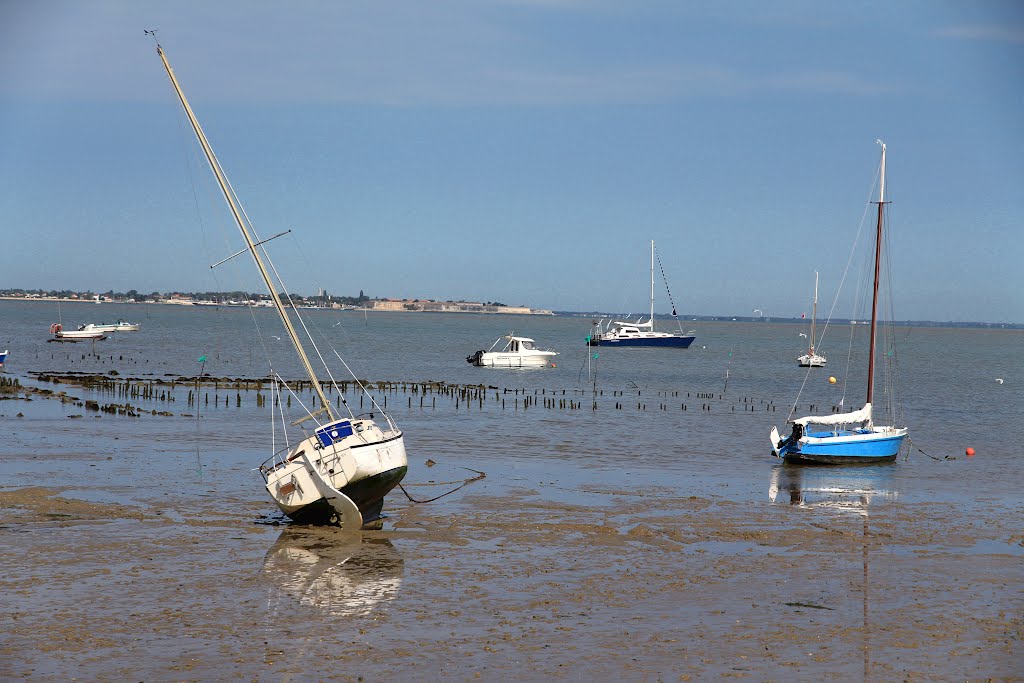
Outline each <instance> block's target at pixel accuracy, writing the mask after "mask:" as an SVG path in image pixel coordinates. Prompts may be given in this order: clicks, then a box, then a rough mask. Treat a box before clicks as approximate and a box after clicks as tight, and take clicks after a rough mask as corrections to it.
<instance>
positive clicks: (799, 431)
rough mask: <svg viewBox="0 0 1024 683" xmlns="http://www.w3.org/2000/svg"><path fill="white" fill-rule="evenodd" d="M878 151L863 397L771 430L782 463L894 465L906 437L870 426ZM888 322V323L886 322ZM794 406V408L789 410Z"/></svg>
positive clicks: (881, 204)
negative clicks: (858, 404) (855, 406)
mask: <svg viewBox="0 0 1024 683" xmlns="http://www.w3.org/2000/svg"><path fill="white" fill-rule="evenodd" d="M878 142H879V144H880V145H881V146H882V160H881V167H880V172H879V190H878V202H877V204H878V220H877V224H876V227H875V245H874V272H875V277H874V286H873V289H872V300H871V330H870V333H869V335H868V338H869V341H868V374H867V397H866V399H865V401H864V407H863V408H861V409H860V410H854V411H852V412H848V413H839V414H832V415H809V416H807V417H801V418H797V419H795V420H792V423H793V431H792V433H791V434H790V435H789V436H787V437H786V438H782V437H781V436H780V435H779V430H778V428H777V427H772V431H771V435H770V436H771V442H772V453H773V454H774V455H776V456H777V457H780V458H782V459H783V460H784V461H785V462H787V463H798V464H812V465H846V464H874V463H888V462H894V461H895V460H896V456H897V455H898V454H899V451H900V447H901V446H902V445H903V440H904V439H905V438H906V437H907V433H908V432H907V428H906V427H897V426H892V425H876V424H875V423H874V409H873V405H872V401H873V399H874V378H875V345H876V344H875V342H876V335H877V326H878V303H879V296H878V288H879V276H880V273H881V270H882V268H881V265H882V245H883V244H884V241H883V226H884V225H885V220H884V214H885V205H886V201H885V144H884V143H883V142H882V141H881V140H879V141H878ZM890 320H891V318H890ZM892 355H893V352H892V351H889V352H887V353H886V354H885V359H886V361H891V360H892ZM893 394H894V391H893V390H892V387H886V391H885V396H886V398H887V399H889V401H890V409H889V411H888V413H889V417H890V418H891V419H892V421H893V422H894V423H895V410H894V409H893V406H892V405H891V404H892V401H893ZM794 405H795V404H794Z"/></svg>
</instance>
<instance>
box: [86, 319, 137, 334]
mask: <svg viewBox="0 0 1024 683" xmlns="http://www.w3.org/2000/svg"><path fill="white" fill-rule="evenodd" d="M78 329H80V330H84V329H90V330H98V331H100V332H138V331H139V330H140V329H142V325H141V324H140V323H129V322H125V321H124V320H121V319H120V318H118V320H117V322H116V323H99V324H94V323H89V324H88V325H83V326H82V327H79V328H78Z"/></svg>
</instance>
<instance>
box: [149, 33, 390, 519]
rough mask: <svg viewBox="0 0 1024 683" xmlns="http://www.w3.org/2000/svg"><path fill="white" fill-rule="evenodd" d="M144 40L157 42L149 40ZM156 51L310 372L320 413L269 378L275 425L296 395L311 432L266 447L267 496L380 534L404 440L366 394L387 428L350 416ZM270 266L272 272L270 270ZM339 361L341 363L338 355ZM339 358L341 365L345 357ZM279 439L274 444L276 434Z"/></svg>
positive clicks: (292, 512) (294, 511)
mask: <svg viewBox="0 0 1024 683" xmlns="http://www.w3.org/2000/svg"><path fill="white" fill-rule="evenodd" d="M147 33H149V34H150V35H152V32H147ZM154 38H155V36H154ZM156 51H157V54H158V55H159V57H160V60H161V62H162V63H163V67H164V70H165V71H166V72H167V77H168V78H169V79H170V82H171V86H172V87H173V88H174V92H175V94H176V95H177V97H178V101H179V102H180V104H181V106H182V108H183V110H184V112H185V115H186V117H187V118H188V120H189V123H190V124H191V127H192V131H193V132H194V133H195V136H196V140H197V141H198V143H199V145H200V147H202V150H203V154H204V156H205V157H206V161H207V162H208V164H209V166H210V170H211V171H212V172H213V175H214V176H215V178H216V181H217V184H218V186H219V187H220V191H221V193H222V194H223V197H224V199H225V202H226V203H227V205H228V209H229V211H230V212H231V214H232V216H233V218H234V222H235V224H236V226H237V227H238V230H239V232H240V233H241V235H242V239H243V240H244V242H245V245H246V248H245V249H244V250H243V251H242V252H239V253H244V252H248V253H249V255H250V256H251V257H252V260H253V263H254V264H255V266H256V269H257V271H258V272H259V275H260V277H261V278H262V281H263V284H264V285H265V286H266V288H267V291H268V293H269V296H270V299H271V301H272V304H270V305H272V306H273V307H274V308H275V309H276V310H277V312H278V314H279V316H280V318H281V323H282V325H283V326H284V332H285V333H286V334H287V337H288V339H289V341H290V342H291V344H292V346H293V348H294V351H295V353H296V355H297V357H298V360H299V361H300V363H301V365H302V367H303V368H304V370H305V374H306V377H307V378H308V384H309V387H310V388H311V389H312V391H313V392H314V402H315V404H316V405H314V406H310V407H307V406H305V405H304V403H303V401H302V400H301V399H299V398H298V394H297V393H296V387H293V386H291V385H289V383H288V382H287V381H286V380H284V379H283V378H282V377H281V376H280V375H278V374H276V373H272V376H273V378H274V387H273V390H274V393H275V397H274V398H275V400H274V401H273V402H272V404H271V405H274V406H276V407H277V408H278V410H280V411H281V414H280V415H279V416H277V419H280V421H281V423H285V422H286V418H285V415H284V411H285V404H286V403H287V404H289V405H290V404H291V402H292V399H291V396H293V395H294V396H295V397H296V399H297V401H296V402H297V403H298V404H299V405H300V406H302V408H303V409H304V411H305V415H304V416H303V417H301V418H299V419H298V420H294V421H291V422H290V425H291V426H292V427H298V426H300V425H303V424H310V425H311V426H310V427H302V432H303V434H302V436H301V437H299V438H298V440H297V441H293V440H292V437H291V435H290V434H289V430H288V429H287V427H286V428H285V432H284V434H283V438H284V439H285V445H284V446H283V447H281V448H278V447H277V445H275V443H274V440H273V439H272V440H271V442H270V444H269V446H270V452H271V453H272V455H271V456H270V457H269V458H267V459H266V460H265V461H264V462H263V464H261V465H260V466H259V473H260V475H261V476H262V477H263V482H264V486H265V488H266V490H267V493H269V494H270V497H271V498H272V499H273V500H274V502H275V503H276V504H277V506H278V508H280V510H281V511H282V512H283V513H284V514H285V515H287V516H288V517H290V518H291V519H292V520H294V521H295V522H299V523H308V524H336V525H341V526H343V527H344V528H345V529H350V530H358V529H361V528H365V527H374V526H379V520H380V515H381V510H382V508H383V505H384V497H385V496H386V495H387V494H388V492H390V491H391V490H392V489H393V488H395V486H397V485H398V484H399V482H401V480H402V478H403V477H404V476H405V473H406V471H407V469H408V460H407V457H406V452H405V441H404V435H403V434H402V432H401V430H399V429H398V427H397V426H396V425H395V423H394V421H393V420H392V419H391V417H390V416H389V415H388V414H387V413H386V412H384V411H383V410H381V409H380V406H379V405H377V403H376V401H375V400H374V398H373V396H372V395H370V394H369V392H367V393H366V395H367V396H368V397H369V399H370V402H371V405H373V407H374V409H375V410H376V411H379V412H380V414H381V415H382V417H383V419H384V420H385V422H386V424H384V425H383V426H381V425H378V424H377V422H375V421H374V419H373V414H372V413H371V414H369V415H358V416H357V415H355V414H353V412H352V410H351V408H350V407H349V405H348V402H347V401H345V399H344V396H343V392H342V391H341V388H340V387H339V386H338V383H337V381H336V380H335V379H334V375H333V374H331V373H330V370H329V369H328V368H327V366H326V360H325V359H324V358H325V355H324V354H323V353H321V351H320V349H319V348H318V347H317V344H316V342H315V341H314V340H313V339H312V337H311V336H309V327H307V325H306V323H305V322H304V321H303V320H302V319H301V317H300V316H299V312H298V310H297V309H296V308H295V306H294V303H293V301H292V299H291V297H286V300H287V302H288V305H289V307H288V308H286V307H285V304H284V302H282V299H281V295H279V294H278V292H282V291H285V292H287V291H288V288H287V287H285V286H284V284H283V283H282V282H275V281H274V280H273V279H271V276H270V273H269V271H268V269H267V266H266V265H265V264H264V260H265V259H266V260H267V262H268V263H270V262H269V254H268V253H267V251H266V247H265V246H262V245H264V244H265V243H266V242H267V241H269V240H260V239H259V238H258V236H257V234H256V231H255V229H254V227H253V225H252V223H251V222H250V221H249V218H248V215H247V214H246V213H245V211H244V210H243V208H242V205H241V202H240V200H239V199H238V196H237V195H236V194H235V192H234V190H233V189H232V187H231V185H230V183H229V182H228V180H227V176H226V175H225V173H224V169H223V168H222V167H221V165H220V162H219V160H218V159H217V157H216V155H215V154H214V152H213V149H212V147H211V146H210V143H209V141H208V140H207V138H206V135H205V133H204V132H203V129H202V127H201V126H200V125H199V121H198V119H197V118H196V116H195V114H194V113H193V111H192V107H191V105H190V104H189V102H188V100H187V99H186V97H185V94H184V92H183V91H182V89H181V86H180V85H179V83H178V80H177V78H176V77H175V75H174V71H173V70H172V69H171V65H170V63H169V62H168V61H167V56H166V55H165V54H164V51H163V48H162V47H161V46H160V44H159V43H157V45H156ZM270 239H273V238H270ZM257 247H259V248H257ZM236 255H237V254H236ZM231 258H233V257H231ZM270 265H271V266H273V264H272V263H270ZM276 272H277V271H276V269H275V273H276ZM289 309H290V310H289ZM293 315H294V316H295V322H297V323H298V327H299V328H301V329H302V330H303V332H304V334H306V335H307V339H306V341H307V343H309V344H310V346H311V347H312V349H313V350H314V351H315V356H316V357H317V358H319V359H320V360H321V361H322V362H323V363H324V370H325V372H326V373H327V375H328V377H329V380H330V386H332V387H333V390H334V392H335V394H336V395H337V396H338V397H339V403H340V405H338V406H335V403H334V402H333V401H332V400H331V399H329V398H328V397H327V395H326V393H325V391H324V389H325V385H327V382H323V381H321V380H320V378H319V376H318V375H317V372H316V371H315V370H314V368H313V366H312V364H311V363H310V359H309V355H307V353H306V350H305V348H304V343H303V341H302V340H300V338H299V336H298V333H297V331H296V325H295V324H293V320H292V316H293ZM335 355H336V356H337V352H335ZM338 358H339V360H340V358H341V357H340V356H338ZM268 360H269V359H268ZM342 363H344V361H342ZM345 367H346V368H347V367H348V366H347V365H346V366H345ZM304 382H305V381H304ZM360 386H362V385H360ZM364 391H365V390H364ZM271 420H275V416H273V415H271ZM275 424H276V420H275ZM274 434H275V436H276V432H274Z"/></svg>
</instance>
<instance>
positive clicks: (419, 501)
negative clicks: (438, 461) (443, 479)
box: [398, 467, 487, 504]
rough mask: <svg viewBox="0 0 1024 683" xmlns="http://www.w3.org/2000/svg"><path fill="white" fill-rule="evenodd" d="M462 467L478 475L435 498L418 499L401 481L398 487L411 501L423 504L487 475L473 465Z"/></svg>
mask: <svg viewBox="0 0 1024 683" xmlns="http://www.w3.org/2000/svg"><path fill="white" fill-rule="evenodd" d="M462 469H464V470H469V471H470V472H476V476H475V477H471V478H470V479H466V480H465V481H463V482H462V483H461V484H459V485H458V486H456V487H455V488H453V489H452V490H451V491H448V492H447V493H442V494H441V495H440V496H435V497H433V498H428V499H427V500H416V499H415V498H413V497H412V496H410V495H409V492H408V491H406V490H405V487H404V486H402V484H401V482H399V484H398V488H400V489H402V493H404V494H405V497H406V498H408V499H409V502H410V503H420V504H422V503H432V502H434V501H435V500H437V499H438V498H444V497H445V496H447V495H450V494H452V493H455V492H456V491H458V490H459V489H461V488H463V487H464V486H468V485H469V484H472V483H473V482H474V481H480V480H481V479H483V478H484V477H486V476H487V475H486V474H485V473H483V472H481V471H480V470H474V469H473V468H472V467H462Z"/></svg>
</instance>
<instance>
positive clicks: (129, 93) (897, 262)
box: [0, 0, 1024, 323]
mask: <svg viewBox="0 0 1024 683" xmlns="http://www.w3.org/2000/svg"><path fill="white" fill-rule="evenodd" d="M154 27H155V28H158V29H159V34H158V36H159V39H160V42H161V44H162V45H163V46H164V49H165V50H166V52H167V55H168V57H169V59H170V61H171V64H172V66H173V67H174V69H175V72H176V74H177V76H178V77H179V79H180V80H181V83H182V86H183V87H184V89H185V91H186V94H187V95H188V96H189V98H190V100H191V102H192V105H193V107H194V109H195V110H196V113H197V115H198V116H199V118H200V120H201V122H202V124H203V126H204V128H205V129H206V132H207V134H208V136H209V137H210V139H211V141H212V143H213V146H214V148H215V150H216V151H217V153H218V155H219V157H220V159H221V162H222V164H223V165H224V167H225V168H226V170H227V172H228V174H229V176H230V178H231V180H232V182H233V184H234V187H235V189H236V191H237V193H238V194H239V196H240V197H241V199H242V201H243V203H244V204H245V207H246V210H247V211H248V213H249V215H250V217H251V218H252V220H253V222H254V224H255V225H256V227H257V229H258V230H259V231H260V233H261V234H262V235H263V236H268V235H270V234H273V233H276V232H279V231H281V230H285V229H288V228H292V229H293V230H294V232H293V234H292V235H290V236H287V237H283V238H280V239H278V240H276V241H274V242H272V243H271V249H272V255H273V257H274V259H275V263H276V265H277V267H278V269H279V270H280V272H281V273H282V275H283V277H284V279H285V281H286V283H287V285H288V286H289V288H290V289H291V290H293V291H297V292H304V293H305V292H313V291H315V290H316V289H317V288H318V287H325V288H327V289H328V290H329V291H331V292H332V293H336V294H355V293H357V292H358V291H359V290H360V289H362V290H364V291H365V292H366V293H367V294H369V295H371V296H381V297H383V296H391V297H403V296H407V297H427V298H438V299H449V298H466V299H473V300H497V301H502V302H504V303H508V304H514V305H518V304H526V305H530V306H535V307H542V308H553V309H559V310H565V309H568V310H594V309H597V310H614V311H633V312H640V311H643V310H645V309H646V307H647V303H646V299H647V289H648V286H649V285H648V284H647V279H648V260H649V252H648V241H649V240H650V239H654V240H655V241H656V242H657V244H658V251H659V253H660V255H661V259H662V263H663V264H664V267H665V270H666V274H667V276H668V280H669V284H670V285H671V288H672V294H673V296H674V297H675V300H676V303H677V305H678V308H679V310H680V312H688V313H696V314H719V315H750V314H751V312H752V311H753V310H754V309H755V308H756V309H760V310H762V311H764V313H765V314H767V315H774V316H793V315H799V314H800V313H801V312H803V311H807V310H809V307H810V296H811V289H812V287H813V282H814V271H815V270H817V271H819V272H820V273H821V300H822V302H823V303H822V304H821V306H820V308H825V309H827V308H828V306H830V305H831V300H832V297H833V295H834V292H835V288H836V287H837V286H838V284H839V281H840V279H841V278H842V275H843V270H844V268H845V266H846V262H847V259H848V257H849V253H850V247H851V244H852V242H853V238H854V234H855V233H856V231H857V229H858V227H859V225H860V221H861V216H862V214H863V213H864V210H865V204H866V201H867V200H868V195H869V192H870V189H871V185H872V181H873V177H874V173H875V170H876V166H877V163H878V146H877V145H876V144H875V140H876V138H882V139H884V140H885V141H886V143H887V145H888V154H889V159H888V171H889V195H890V196H889V198H890V199H892V200H893V204H892V206H891V219H892V221H891V222H892V232H891V233H890V239H891V241H892V242H891V245H892V256H893V262H892V273H893V277H894V279H895V283H896V294H895V313H896V316H897V317H899V318H901V319H927V320H939V321H946V320H953V321H966V320H975V321H978V320H981V321H992V322H1018V323H1019V322H1024V296H1022V293H1024V267H1021V263H1020V262H1021V259H1022V257H1024V237H1022V227H1024V226H1022V222H1024V221H1022V219H1024V190H1022V188H1024V123H1022V122H1024V5H1022V4H1021V3H1019V2H940V1H938V0H931V1H926V2H895V3H893V2H856V3H820V2H753V1H751V2H729V3H697V2H668V1H666V2H658V1H643V0H634V1H622V2H605V1H602V0H588V1H583V0H578V1H577V0H472V1H465V2H459V1H448V0H438V1H436V2H429V3H425V2H420V1H418V0H417V1H408V2H403V1H400V0H396V1H394V2H344V1H339V2H288V3H282V2H247V3H239V2H216V3H210V2H174V3H166V2H148V1H145V0H142V1H133V2H100V1H97V2H84V3H83V2H60V1H58V0H51V1H47V2H38V3H36V2H11V1H8V2H2V3H0V187H2V188H3V190H2V192H0V225H2V235H3V249H2V251H0V254H2V257H0V262H2V264H3V267H2V268H0V288H5V287H29V288H37V287H38V288H71V289H93V290H96V291H107V290H109V289H114V290H122V291H123V290H127V289H130V288H138V289H140V290H144V291H154V290H156V291H172V290H208V289H221V290H226V289H236V288H244V289H250V290H252V291H258V290H259V289H260V286H259V283H258V281H257V280H256V279H255V277H254V276H253V272H252V271H253V269H252V267H251V265H250V264H248V263H245V262H243V261H242V259H235V262H232V263H230V264H228V265H227V266H224V267H221V268H218V269H217V270H216V271H212V272H211V270H210V269H209V267H208V265H209V264H211V263H214V262H216V261H218V260H220V259H221V258H223V257H224V256H226V255H228V254H230V253H232V252H233V251H235V250H236V249H238V248H240V247H239V238H238V237H237V236H236V234H235V233H234V232H233V230H234V228H233V227H232V225H231V224H230V222H229V218H228V216H227V215H226V214H225V212H224V210H223V209H222V208H221V206H220V202H219V199H218V198H217V196H216V194H215V191H214V188H213V186H212V182H211V179H210V175H209V172H208V171H207V170H206V169H205V168H204V167H203V166H202V165H201V164H200V163H199V161H198V159H197V158H196V148H195V144H194V142H193V141H192V139H191V134H190V133H189V132H188V131H187V130H185V129H184V127H183V126H184V124H183V120H182V117H181V115H180V113H179V111H178V106H177V104H176V102H175V100H174V99H173V94H172V92H171V90H170V86H169V84H168V82H167V78H166V76H165V74H164V73H163V69H162V67H161V64H160V61H159V59H158V57H157V56H156V54H155V50H154V46H153V43H152V40H151V39H150V38H148V37H146V36H145V35H144V34H143V29H145V28H154ZM236 262H237V263H236ZM659 280H660V276H659ZM663 292H664V289H663V287H662V286H661V285H660V283H659V286H658V294H657V296H658V298H659V302H658V306H657V308H658V311H659V312H668V311H669V310H670V306H669V304H668V302H667V301H666V297H665V296H664V295H663ZM837 314H838V315H852V314H855V312H854V311H844V310H843V304H840V306H839V309H838V310H837Z"/></svg>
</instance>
